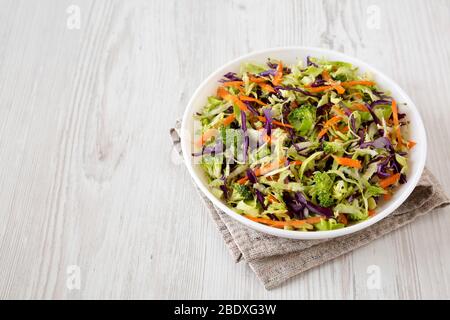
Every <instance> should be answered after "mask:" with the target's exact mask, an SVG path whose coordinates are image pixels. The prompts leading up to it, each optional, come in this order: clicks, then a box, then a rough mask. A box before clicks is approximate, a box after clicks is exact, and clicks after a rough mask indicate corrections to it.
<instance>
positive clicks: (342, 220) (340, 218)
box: [337, 213, 348, 225]
mask: <svg viewBox="0 0 450 320" xmlns="http://www.w3.org/2000/svg"><path fill="white" fill-rule="evenodd" d="M337 220H338V222H339V223H342V224H344V225H347V224H348V219H347V216H346V215H345V214H344V213H339V215H338V218H337Z"/></svg>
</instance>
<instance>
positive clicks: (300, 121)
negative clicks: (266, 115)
mask: <svg viewBox="0 0 450 320" xmlns="http://www.w3.org/2000/svg"><path fill="white" fill-rule="evenodd" d="M288 120H289V122H290V123H291V124H292V126H293V127H294V129H295V131H297V132H298V133H299V134H301V135H306V134H307V133H308V132H310V131H311V130H312V129H313V128H314V124H315V122H316V108H315V107H313V106H312V105H310V104H306V105H303V106H302V107H300V108H296V109H294V110H292V111H291V113H289V115H288Z"/></svg>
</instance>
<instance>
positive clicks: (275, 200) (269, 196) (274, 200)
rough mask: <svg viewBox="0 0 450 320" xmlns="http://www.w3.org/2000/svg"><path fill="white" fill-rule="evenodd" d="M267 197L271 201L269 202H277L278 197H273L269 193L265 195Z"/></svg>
mask: <svg viewBox="0 0 450 320" xmlns="http://www.w3.org/2000/svg"><path fill="white" fill-rule="evenodd" d="M267 199H269V201H270V202H271V203H276V202H278V199H277V198H275V197H274V196H273V195H271V194H269V195H268V196H267Z"/></svg>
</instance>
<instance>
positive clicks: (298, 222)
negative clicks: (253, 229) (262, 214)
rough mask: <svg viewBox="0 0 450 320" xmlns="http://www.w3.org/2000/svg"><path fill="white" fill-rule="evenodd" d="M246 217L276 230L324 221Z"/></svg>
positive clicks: (311, 218) (317, 218)
mask: <svg viewBox="0 0 450 320" xmlns="http://www.w3.org/2000/svg"><path fill="white" fill-rule="evenodd" d="M245 217H246V218H247V219H250V220H252V221H255V222H259V223H263V224H266V225H269V226H271V227H275V228H284V227H285V226H291V227H301V226H303V225H305V224H315V223H319V222H320V220H321V219H322V218H320V217H310V218H307V219H304V220H290V221H275V220H271V219H266V218H257V217H252V216H250V215H245Z"/></svg>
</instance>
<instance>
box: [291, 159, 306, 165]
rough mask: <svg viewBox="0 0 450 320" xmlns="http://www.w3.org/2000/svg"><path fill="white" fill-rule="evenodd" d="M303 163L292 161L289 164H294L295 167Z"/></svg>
mask: <svg viewBox="0 0 450 320" xmlns="http://www.w3.org/2000/svg"><path fill="white" fill-rule="evenodd" d="M302 163H303V161H301V160H295V161H291V162H289V164H293V165H294V166H299V165H301V164H302Z"/></svg>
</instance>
